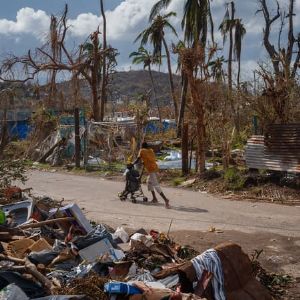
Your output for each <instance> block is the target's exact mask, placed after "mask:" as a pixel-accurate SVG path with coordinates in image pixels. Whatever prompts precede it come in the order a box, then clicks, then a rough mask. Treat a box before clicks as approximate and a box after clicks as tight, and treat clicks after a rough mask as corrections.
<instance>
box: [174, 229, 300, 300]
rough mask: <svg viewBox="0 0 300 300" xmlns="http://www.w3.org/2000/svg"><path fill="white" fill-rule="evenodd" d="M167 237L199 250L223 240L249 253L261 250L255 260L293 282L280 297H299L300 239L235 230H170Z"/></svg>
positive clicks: (291, 298)
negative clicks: (257, 259) (291, 279)
mask: <svg viewBox="0 0 300 300" xmlns="http://www.w3.org/2000/svg"><path fill="white" fill-rule="evenodd" d="M170 237H171V238H172V239H173V240H174V241H176V242H177V243H179V244H181V245H189V246H191V247H193V248H194V249H195V250H197V251H199V252H203V251H205V250H207V249H208V248H211V247H214V246H216V245H217V244H220V243H223V242H228V241H230V242H233V243H237V244H239V245H241V246H242V248H243V250H244V251H245V252H246V253H247V254H248V255H249V256H250V258H251V255H252V254H253V253H254V252H255V250H258V251H259V250H263V252H262V254H261V255H260V256H259V262H260V263H261V265H262V267H263V268H265V269H266V270H267V271H268V272H271V273H272V272H274V273H278V274H288V275H291V276H292V277H293V280H294V282H293V283H292V284H290V285H289V286H288V287H287V288H286V289H285V295H284V296H283V298H282V299H289V300H293V299H295V300H296V299H297V300H299V299H300V238H292V237H286V236H281V235H277V234H269V233H243V232H239V231H224V232H220V233H217V232H201V231H174V232H171V233H170Z"/></svg>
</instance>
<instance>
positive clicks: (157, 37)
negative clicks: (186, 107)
mask: <svg viewBox="0 0 300 300" xmlns="http://www.w3.org/2000/svg"><path fill="white" fill-rule="evenodd" d="M172 16H176V13H174V12H170V13H168V14H166V15H158V16H156V17H155V18H154V19H152V20H151V23H150V26H149V27H148V28H146V29H145V30H144V31H142V32H141V33H140V34H139V35H138V36H137V38H136V40H135V42H137V41H138V40H141V46H144V45H146V44H147V43H148V42H149V41H150V43H151V44H152V45H153V56H154V57H158V59H159V63H160V64H161V61H162V48H163V47H164V49H165V52H166V57H167V64H168V72H169V81H170V90H171V96H172V100H173V104H174V110H175V118H176V120H177V119H178V104H177V99H176V95H175V88H174V81H173V75H172V66H171V55H170V51H169V48H168V44H167V42H166V39H165V30H166V29H170V30H171V32H172V33H173V34H174V35H175V36H177V32H176V30H175V28H174V27H173V26H172V25H171V24H170V22H169V18H170V17H172Z"/></svg>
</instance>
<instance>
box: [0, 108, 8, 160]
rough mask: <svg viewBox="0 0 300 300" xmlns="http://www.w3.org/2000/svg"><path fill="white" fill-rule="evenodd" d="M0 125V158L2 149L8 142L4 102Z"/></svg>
mask: <svg viewBox="0 0 300 300" xmlns="http://www.w3.org/2000/svg"><path fill="white" fill-rule="evenodd" d="M1 127H2V128H1V137H0V158H2V156H3V152H4V149H5V147H6V146H7V145H8V142H9V136H8V125H7V108H6V104H5V108H4V112H3V121H2V126H1Z"/></svg>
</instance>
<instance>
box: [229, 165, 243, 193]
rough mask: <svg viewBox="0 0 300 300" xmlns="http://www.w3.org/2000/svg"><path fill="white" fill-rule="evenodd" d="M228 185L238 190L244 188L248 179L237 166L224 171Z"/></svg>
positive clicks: (231, 188)
mask: <svg viewBox="0 0 300 300" xmlns="http://www.w3.org/2000/svg"><path fill="white" fill-rule="evenodd" d="M224 180H225V183H226V187H227V188H228V189H230V190H234V191H238V190H241V189H243V188H244V185H245V182H246V179H245V176H243V174H242V173H241V171H240V170H239V169H237V168H236V167H230V168H228V169H227V170H226V171H225V173H224Z"/></svg>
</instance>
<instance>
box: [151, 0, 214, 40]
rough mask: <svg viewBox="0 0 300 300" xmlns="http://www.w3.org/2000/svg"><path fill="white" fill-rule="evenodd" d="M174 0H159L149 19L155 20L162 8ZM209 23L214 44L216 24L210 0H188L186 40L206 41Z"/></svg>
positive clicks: (183, 23)
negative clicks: (214, 23)
mask: <svg viewBox="0 0 300 300" xmlns="http://www.w3.org/2000/svg"><path fill="white" fill-rule="evenodd" d="M171 2H172V0H159V1H158V2H157V3H156V4H154V5H153V7H152V9H151V12H150V17H149V20H153V19H154V18H155V17H156V16H157V15H159V14H160V12H161V10H163V9H166V8H168V6H169V5H170V4H171ZM208 23H210V26H211V39H212V43H213V44H214V34H213V33H214V30H213V29H214V25H213V20H212V16H211V10H210V0H186V2H185V5H184V16H183V19H182V23H181V25H182V28H183V29H184V36H185V40H186V41H190V42H192V43H196V42H197V41H199V40H201V41H202V42H204V43H206V38H207V28H208Z"/></svg>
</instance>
